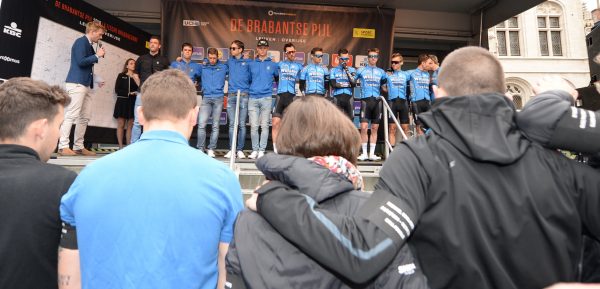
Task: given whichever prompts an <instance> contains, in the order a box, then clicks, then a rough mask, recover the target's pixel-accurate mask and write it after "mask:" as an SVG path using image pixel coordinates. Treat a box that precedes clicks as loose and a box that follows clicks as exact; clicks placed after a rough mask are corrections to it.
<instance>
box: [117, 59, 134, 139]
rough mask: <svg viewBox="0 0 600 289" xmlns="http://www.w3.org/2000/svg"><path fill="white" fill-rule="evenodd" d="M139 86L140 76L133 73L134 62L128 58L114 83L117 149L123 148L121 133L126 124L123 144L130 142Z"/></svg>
mask: <svg viewBox="0 0 600 289" xmlns="http://www.w3.org/2000/svg"><path fill="white" fill-rule="evenodd" d="M139 85H140V76H139V75H138V74H137V73H135V60H134V59H133V58H129V59H127V61H125V65H124V67H123V72H121V73H119V75H118V76H117V81H116V83H115V92H116V93H117V102H115V111H114V113H113V117H114V118H116V119H117V142H118V143H119V149H122V148H123V132H124V130H125V124H126V123H127V134H126V135H125V144H126V145H128V144H129V141H130V140H131V129H132V128H133V110H134V107H135V98H136V95H137V91H138V88H139Z"/></svg>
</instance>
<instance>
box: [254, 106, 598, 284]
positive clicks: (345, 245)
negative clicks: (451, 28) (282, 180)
mask: <svg viewBox="0 0 600 289" xmlns="http://www.w3.org/2000/svg"><path fill="white" fill-rule="evenodd" d="M514 114H515V111H514V108H513V107H512V104H511V103H510V102H509V101H508V100H507V99H506V98H505V97H504V96H503V95H501V94H487V95H475V96H463V97H447V98H442V99H439V100H437V101H436V103H435V104H434V105H433V107H432V110H431V111H430V112H427V113H424V114H422V115H421V116H420V117H421V120H423V122H424V123H425V124H426V125H427V126H428V127H430V128H431V133H430V134H429V135H426V136H422V137H416V138H413V139H411V140H409V141H406V142H404V143H402V145H400V146H398V147H397V148H396V150H394V152H393V153H392V154H391V155H390V158H389V159H388V160H387V161H386V162H385V164H384V166H383V168H382V169H381V171H380V180H379V182H378V184H377V185H376V189H375V191H374V193H373V196H372V197H371V198H370V199H369V200H368V201H367V202H366V203H365V205H364V206H363V207H362V208H361V209H360V211H359V214H358V215H354V216H341V215H340V214H334V213H331V212H328V211H325V210H321V209H320V208H319V206H317V205H311V204H309V203H307V202H306V201H305V200H303V198H302V197H301V196H299V194H298V193H297V192H296V191H294V190H291V189H289V188H287V187H285V186H283V185H282V184H277V183H270V184H268V185H266V186H264V187H263V188H261V189H260V190H259V194H260V195H259V198H258V202H257V208H258V212H259V213H260V214H261V215H263V216H264V217H265V219H266V220H267V221H269V223H270V224H272V225H273V226H274V227H275V229H277V230H278V231H279V232H280V233H281V234H282V235H283V236H284V237H286V238H287V239H288V240H290V241H291V242H293V243H294V244H296V246H298V247H299V248H301V249H302V251H304V252H306V254H307V255H309V256H311V257H313V258H314V259H315V260H317V261H318V262H320V263H321V264H323V265H324V266H326V267H329V268H333V270H335V271H336V272H338V273H339V274H341V275H342V276H344V277H347V278H350V279H351V280H353V281H358V280H364V279H368V278H372V277H373V276H375V275H377V274H378V272H379V270H381V268H382V266H381V265H380V264H382V263H383V264H386V262H388V261H389V260H390V259H391V257H390V255H391V254H392V253H394V252H397V250H398V248H400V246H401V245H402V244H403V243H404V242H405V241H406V240H407V238H408V236H409V235H410V236H411V239H410V243H411V244H412V245H413V246H414V248H415V252H416V257H417V258H418V260H419V263H420V264H421V268H422V269H423V272H424V273H425V275H426V276H427V279H428V281H429V286H430V287H431V288H478V289H485V288H503V289H505V288H543V287H545V286H548V285H551V284H553V283H556V282H559V281H574V280H576V267H577V261H578V260H579V254H580V252H581V251H580V250H581V236H582V228H584V227H585V228H586V229H587V230H588V231H589V232H590V233H591V234H592V235H593V236H595V237H600V210H598V208H599V207H600V194H598V190H599V188H600V176H599V175H598V173H597V172H595V171H594V170H592V169H591V168H588V167H586V166H584V165H581V164H579V163H575V162H572V161H570V160H568V159H566V158H565V157H563V156H562V155H560V154H559V153H557V152H555V151H551V150H547V149H544V148H542V147H541V146H540V145H538V144H535V143H532V142H530V141H529V140H528V139H527V138H525V137H524V136H523V133H522V132H521V131H520V130H518V129H517V127H516V125H515V122H514ZM282 202H286V204H287V208H288V209H287V210H283V209H282V208H281V207H280V206H278V205H277V204H278V203H282ZM331 227H335V228H336V229H337V230H339V231H340V232H341V234H342V235H343V236H344V238H345V239H347V241H346V242H340V239H339V238H338V236H336V235H335V234H333V233H332V230H331ZM291 228H293V230H292V229H291ZM299 228H311V230H303V229H299ZM390 239H391V240H392V242H391V244H390V243H389V242H387V240H390ZM319 247H322V248H327V249H326V250H321V251H319V250H318V248H319ZM357 249H359V250H362V251H363V252H369V253H370V254H369V255H368V256H367V257H365V256H364V255H363V256H361V255H357V254H354V251H353V250H357ZM332 255H333V256H332Z"/></svg>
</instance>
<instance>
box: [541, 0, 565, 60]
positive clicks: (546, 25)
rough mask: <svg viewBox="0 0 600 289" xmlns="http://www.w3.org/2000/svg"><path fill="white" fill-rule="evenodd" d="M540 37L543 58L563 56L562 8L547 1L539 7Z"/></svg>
mask: <svg viewBox="0 0 600 289" xmlns="http://www.w3.org/2000/svg"><path fill="white" fill-rule="evenodd" d="M537 15H538V16H537V23H538V35H539V40H540V55H541V56H563V45H562V30H563V27H562V24H561V16H562V8H560V6H559V5H558V4H556V3H553V2H550V1H547V2H545V3H543V4H541V5H539V6H538V7H537Z"/></svg>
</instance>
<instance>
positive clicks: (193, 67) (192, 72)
mask: <svg viewBox="0 0 600 289" xmlns="http://www.w3.org/2000/svg"><path fill="white" fill-rule="evenodd" d="M171 68H174V69H179V70H181V71H183V72H184V73H185V74H187V75H189V76H190V78H191V79H192V82H194V83H196V82H197V81H199V80H200V78H201V77H202V75H201V73H202V65H201V64H199V63H196V62H193V61H190V62H185V60H181V61H173V62H171Z"/></svg>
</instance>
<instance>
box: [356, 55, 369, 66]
mask: <svg viewBox="0 0 600 289" xmlns="http://www.w3.org/2000/svg"><path fill="white" fill-rule="evenodd" d="M367 63H368V58H367V56H366V55H357V56H356V61H355V62H354V64H355V65H356V68H359V67H365V66H367Z"/></svg>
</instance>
